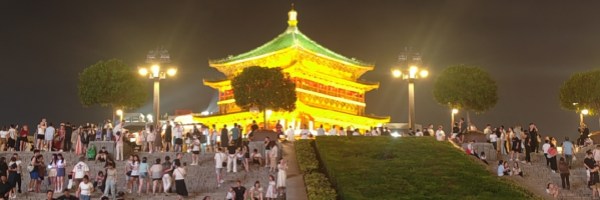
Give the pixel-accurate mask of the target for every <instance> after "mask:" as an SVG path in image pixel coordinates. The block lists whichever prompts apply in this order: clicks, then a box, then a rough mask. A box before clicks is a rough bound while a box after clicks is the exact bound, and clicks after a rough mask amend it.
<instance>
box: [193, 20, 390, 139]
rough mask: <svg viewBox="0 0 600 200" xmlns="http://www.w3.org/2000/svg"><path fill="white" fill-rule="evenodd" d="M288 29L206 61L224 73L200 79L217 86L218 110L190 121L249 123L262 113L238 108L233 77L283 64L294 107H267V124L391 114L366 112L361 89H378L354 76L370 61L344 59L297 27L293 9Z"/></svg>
mask: <svg viewBox="0 0 600 200" xmlns="http://www.w3.org/2000/svg"><path fill="white" fill-rule="evenodd" d="M288 17H289V19H288V28H287V29H286V30H285V32H284V33H282V34H280V35H279V36H277V37H276V38H275V39H273V40H271V41H269V42H267V43H266V44H264V45H262V46H260V47H258V48H256V49H254V50H251V51H249V52H246V53H243V54H240V55H237V56H229V57H227V58H224V59H220V60H210V61H209V65H210V66H211V67H213V68H216V69H217V70H219V71H220V72H222V73H224V74H225V75H226V77H227V78H225V79H223V80H216V81H209V80H204V84H205V85H207V86H210V87H212V88H215V89H217V90H218V91H219V101H218V102H217V104H218V106H219V113H218V114H215V115H211V116H194V121H197V122H201V123H204V124H207V125H210V124H217V125H218V127H221V126H222V124H228V125H230V124H233V123H234V122H237V123H238V124H242V125H247V124H250V123H251V122H252V120H256V121H257V122H259V123H261V122H262V121H263V120H262V119H263V117H262V116H263V115H262V114H260V113H257V112H252V111H247V110H242V109H241V108H239V107H238V106H236V104H235V99H234V96H233V90H232V87H231V79H232V78H233V77H235V76H236V75H237V74H239V73H241V72H242V70H243V69H244V68H246V67H250V66H261V67H281V68H282V69H283V70H282V71H283V72H284V73H287V74H288V75H289V77H290V78H291V79H292V80H293V81H294V82H295V83H296V94H297V97H298V100H297V102H296V110H295V111H293V112H267V116H268V120H267V121H268V122H269V127H271V128H272V127H274V125H275V124H276V123H277V122H278V121H280V122H281V124H282V125H283V126H284V127H286V128H287V127H288V126H290V125H291V126H294V127H295V128H300V127H301V125H306V126H307V127H309V128H311V129H313V127H315V128H316V127H318V126H319V125H321V124H322V125H323V126H324V127H325V128H329V127H331V126H332V125H337V126H338V127H340V126H342V127H344V128H346V127H353V128H359V129H361V130H364V129H369V128H370V127H373V126H378V125H381V124H383V123H387V122H389V117H374V116H366V115H365V107H366V104H365V93H366V92H368V91H370V90H373V89H377V88H378V87H379V84H378V83H367V82H362V81H359V80H358V78H359V77H360V76H361V75H362V74H364V73H365V72H367V71H370V70H373V65H371V64H367V63H364V62H361V61H358V60H356V59H354V58H346V57H344V56H342V55H339V54H337V53H335V52H333V51H331V50H329V49H327V48H325V47H323V46H321V45H319V44H318V43H316V42H314V41H312V40H311V39H310V38H308V37H307V36H305V35H304V34H302V33H301V32H300V30H299V29H298V26H297V24H298V21H297V12H296V11H295V10H293V9H292V10H291V11H290V12H289V13H288Z"/></svg>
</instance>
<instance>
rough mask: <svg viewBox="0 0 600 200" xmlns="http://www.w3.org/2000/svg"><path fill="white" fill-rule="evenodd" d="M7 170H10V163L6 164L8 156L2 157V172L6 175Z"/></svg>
mask: <svg viewBox="0 0 600 200" xmlns="http://www.w3.org/2000/svg"><path fill="white" fill-rule="evenodd" d="M7 171H8V164H6V158H5V157H0V174H2V175H5V176H6V174H7V173H6V172H7Z"/></svg>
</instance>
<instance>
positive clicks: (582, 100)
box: [559, 70, 600, 114]
mask: <svg viewBox="0 0 600 200" xmlns="http://www.w3.org/2000/svg"><path fill="white" fill-rule="evenodd" d="M559 99H560V106H561V107H562V108H564V109H567V110H572V111H579V109H588V110H590V113H591V114H595V113H598V111H599V110H600V70H592V71H587V72H579V73H575V74H573V75H571V77H570V78H569V79H568V80H566V81H565V82H564V83H563V85H562V86H561V87H560V91H559Z"/></svg>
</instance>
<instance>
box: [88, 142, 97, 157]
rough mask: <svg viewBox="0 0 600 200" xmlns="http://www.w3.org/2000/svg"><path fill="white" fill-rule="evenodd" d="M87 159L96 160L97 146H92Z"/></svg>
mask: <svg viewBox="0 0 600 200" xmlns="http://www.w3.org/2000/svg"><path fill="white" fill-rule="evenodd" d="M86 157H87V159H88V160H90V159H91V160H93V159H96V146H95V145H90V147H89V148H88V150H87V153H86Z"/></svg>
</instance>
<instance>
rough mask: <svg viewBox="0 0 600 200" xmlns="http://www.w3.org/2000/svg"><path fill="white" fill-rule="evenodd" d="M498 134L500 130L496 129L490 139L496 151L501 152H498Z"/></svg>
mask: <svg viewBox="0 0 600 200" xmlns="http://www.w3.org/2000/svg"><path fill="white" fill-rule="evenodd" d="M497 132H498V129H495V130H494V131H492V133H490V135H489V137H490V143H492V146H494V150H496V152H499V150H498V134H496V133H497Z"/></svg>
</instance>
